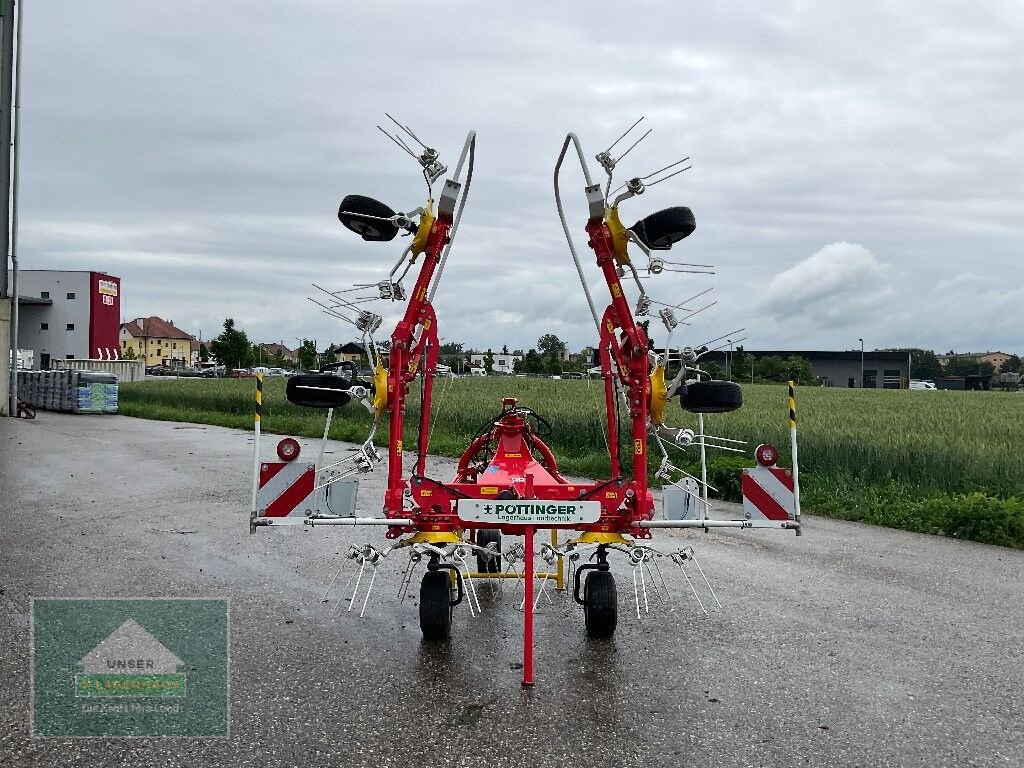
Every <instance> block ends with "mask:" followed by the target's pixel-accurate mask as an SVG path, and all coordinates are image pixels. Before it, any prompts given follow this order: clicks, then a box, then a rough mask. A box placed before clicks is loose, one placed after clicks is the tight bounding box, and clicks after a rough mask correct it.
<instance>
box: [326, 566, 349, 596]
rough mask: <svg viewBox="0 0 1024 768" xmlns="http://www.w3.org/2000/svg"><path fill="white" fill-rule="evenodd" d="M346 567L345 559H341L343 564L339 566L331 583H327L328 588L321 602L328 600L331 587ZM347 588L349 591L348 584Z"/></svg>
mask: <svg viewBox="0 0 1024 768" xmlns="http://www.w3.org/2000/svg"><path fill="white" fill-rule="evenodd" d="M344 567H345V561H344V560H342V561H341V565H339V566H338V570H337V571H336V572H335V574H334V578H333V579H331V583H330V584H328V585H327V589H325V590H324V594H323V596H322V597H321V598H320V602H321V603H326V602H327V593H329V592H330V591H331V587H333V586H334V582H336V581H337V580H338V577H339V576H340V575H341V571H342V569H343V568H344ZM345 590H346V591H348V584H346V585H345Z"/></svg>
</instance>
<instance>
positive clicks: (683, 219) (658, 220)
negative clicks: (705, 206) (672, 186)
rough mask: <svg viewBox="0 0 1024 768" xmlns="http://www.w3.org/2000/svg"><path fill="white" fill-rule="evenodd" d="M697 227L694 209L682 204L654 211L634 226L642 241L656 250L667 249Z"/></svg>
mask: <svg viewBox="0 0 1024 768" xmlns="http://www.w3.org/2000/svg"><path fill="white" fill-rule="evenodd" d="M696 228H697V220H696V219H695V218H694V217H693V211H691V210H690V209H689V208H685V207H683V206H681V205H678V206H676V207H674V208H666V209H664V210H663V211H658V212H657V213H652V214H651V215H650V216H648V217H646V218H644V219H640V221H638V222H637V223H636V224H634V225H633V227H632V229H633V234H635V235H636V236H637V238H638V239H639V240H640V242H641V243H643V244H644V245H646V246H647V247H648V248H650V249H652V250H655V251H667V250H668V249H669V248H671V247H672V246H673V245H674V244H675V243H678V242H679V241H680V240H682V239H683V238H684V237H689V236H690V235H691V234H693V230H695V229H696Z"/></svg>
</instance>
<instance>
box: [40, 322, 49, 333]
mask: <svg viewBox="0 0 1024 768" xmlns="http://www.w3.org/2000/svg"><path fill="white" fill-rule="evenodd" d="M39 330H40V331H48V330H50V324H49V323H40V324H39Z"/></svg>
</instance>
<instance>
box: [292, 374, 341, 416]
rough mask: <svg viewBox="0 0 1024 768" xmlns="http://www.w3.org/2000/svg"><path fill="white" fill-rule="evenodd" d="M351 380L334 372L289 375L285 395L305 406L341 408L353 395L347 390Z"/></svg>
mask: <svg viewBox="0 0 1024 768" xmlns="http://www.w3.org/2000/svg"><path fill="white" fill-rule="evenodd" d="M348 388H349V382H348V381H347V380H346V379H343V378H341V376H335V375H334V374H333V373H306V374H300V375H298V376H290V377H288V383H287V384H286V385H285V390H284V392H285V397H287V398H288V402H290V403H293V404H295V405H301V406H303V407H305V408H341V407H342V406H344V405H346V404H347V403H348V401H349V400H351V399H352V397H351V396H350V395H349V394H348V392H346V391H345V390H347V389H348Z"/></svg>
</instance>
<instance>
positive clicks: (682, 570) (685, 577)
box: [676, 563, 709, 616]
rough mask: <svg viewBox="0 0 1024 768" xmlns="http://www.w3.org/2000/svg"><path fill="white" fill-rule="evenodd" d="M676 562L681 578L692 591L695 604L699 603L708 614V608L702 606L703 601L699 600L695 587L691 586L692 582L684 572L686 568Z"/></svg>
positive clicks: (705, 613) (706, 614)
mask: <svg viewBox="0 0 1024 768" xmlns="http://www.w3.org/2000/svg"><path fill="white" fill-rule="evenodd" d="M676 564H677V565H678V566H679V572H680V573H681V574H683V578H684V579H686V583H687V584H689V585H690V591H691V592H692V593H693V597H694V599H695V600H696V601H697V605H699V606H700V609H701V610H702V611H704V615H705V616H708V615H709V614H708V609H707V608H705V607H704V603H703V602H702V601H701V599H700V595H698V594H697V589H696V588H695V587H694V586H693V582H692V581H690V577H689V575H688V574H687V573H686V570H685V569H684V568H683V564H682V563H676Z"/></svg>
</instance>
